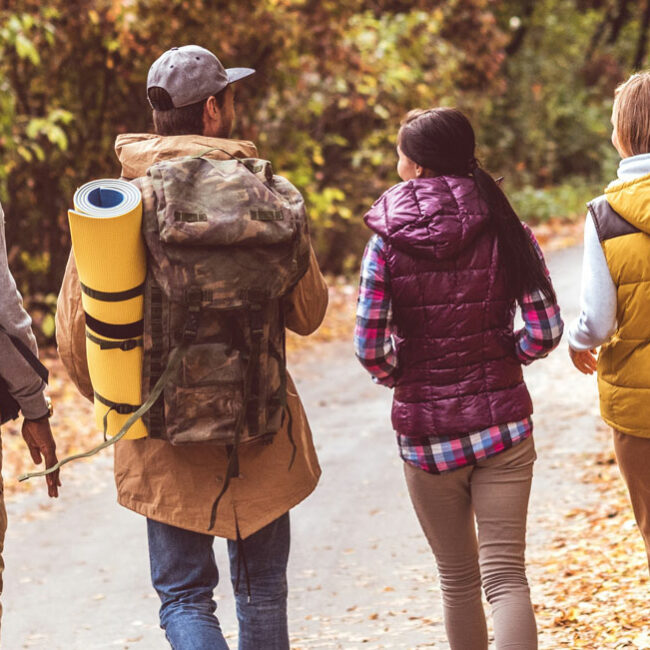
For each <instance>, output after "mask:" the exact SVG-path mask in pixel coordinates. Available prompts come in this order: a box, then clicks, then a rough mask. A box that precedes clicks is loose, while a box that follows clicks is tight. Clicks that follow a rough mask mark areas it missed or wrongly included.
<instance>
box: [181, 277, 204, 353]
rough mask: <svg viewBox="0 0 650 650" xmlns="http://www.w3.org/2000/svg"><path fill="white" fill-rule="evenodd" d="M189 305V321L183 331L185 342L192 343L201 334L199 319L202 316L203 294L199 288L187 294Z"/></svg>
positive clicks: (188, 291)
mask: <svg viewBox="0 0 650 650" xmlns="http://www.w3.org/2000/svg"><path fill="white" fill-rule="evenodd" d="M185 296H186V301H187V303H188V305H187V319H186V320H185V328H184V329H183V341H184V342H186V343H191V342H192V341H193V340H194V339H195V338H196V335H197V334H198V332H199V317H200V316H201V301H202V300H203V292H202V291H201V289H199V288H197V287H192V288H191V289H188V290H187V293H186V294H185Z"/></svg>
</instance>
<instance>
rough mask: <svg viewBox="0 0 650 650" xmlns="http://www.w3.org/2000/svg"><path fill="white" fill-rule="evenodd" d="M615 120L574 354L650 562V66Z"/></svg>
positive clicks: (589, 234)
mask: <svg viewBox="0 0 650 650" xmlns="http://www.w3.org/2000/svg"><path fill="white" fill-rule="evenodd" d="M612 125H613V127H614V130H613V132H612V144H613V145H614V147H615V148H616V150H617V151H618V153H619V154H620V155H621V158H622V160H621V163H620V165H619V168H618V173H617V175H618V179H617V180H616V181H613V182H612V183H610V184H609V185H608V186H607V188H606V189H605V194H604V195H602V196H600V197H598V198H597V199H594V200H593V201H591V202H590V203H589V213H588V215H587V220H586V224H585V252H584V256H585V257H584V265H583V270H582V292H581V309H582V311H581V314H580V317H579V318H578V319H577V320H576V321H575V322H573V323H572V325H571V327H570V328H569V353H570V355H571V359H572V361H573V364H574V365H575V367H576V368H577V369H578V370H580V371H581V372H583V373H585V374H592V373H593V372H594V371H597V373H598V389H599V393H600V410H601V414H602V416H603V419H604V420H605V422H606V423H607V424H609V426H611V427H612V429H613V430H614V448H615V450H616V458H617V460H618V464H619V467H620V469H621V474H622V475H623V478H624V479H625V482H626V483H627V487H628V490H629V491H630V498H631V501H632V507H633V509H634V515H635V517H636V521H637V524H638V525H639V528H640V529H641V533H642V535H643V539H644V541H645V545H646V550H647V552H648V561H649V563H650V474H649V473H648V467H650V412H649V411H648V405H649V401H648V400H649V399H650V72H643V73H639V74H635V75H633V76H632V77H630V79H628V80H627V81H626V82H625V83H624V84H622V85H621V86H619V88H618V89H617V90H616V98H615V100H614V110H613V112H612ZM599 345H600V346H602V347H601V350H600V354H599V355H598V358H597V359H596V350H595V348H596V347H598V346H599Z"/></svg>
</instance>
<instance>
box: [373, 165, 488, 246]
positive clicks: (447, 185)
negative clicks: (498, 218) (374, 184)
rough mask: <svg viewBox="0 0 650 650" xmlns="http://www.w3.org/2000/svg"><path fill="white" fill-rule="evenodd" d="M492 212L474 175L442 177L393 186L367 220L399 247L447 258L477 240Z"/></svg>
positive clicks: (377, 231)
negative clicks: (489, 212)
mask: <svg viewBox="0 0 650 650" xmlns="http://www.w3.org/2000/svg"><path fill="white" fill-rule="evenodd" d="M488 217H489V215H488V207H487V204H486V203H485V201H483V200H482V198H481V197H480V195H479V192H478V188H477V187H476V183H475V181H474V179H473V178H466V177H462V176H437V177H435V178H418V179H413V180H410V181H405V182H403V183H399V184H398V185H394V186H393V187H391V188H390V189H389V190H387V191H386V192H384V194H383V195H382V196H381V197H379V199H377V201H375V203H374V204H373V206H372V208H371V209H370V210H369V211H368V213H367V214H366V215H365V217H364V221H365V222H366V224H367V226H368V227H369V228H370V229H371V230H373V231H374V232H376V233H378V234H379V235H380V236H381V237H382V238H383V239H384V240H385V241H387V242H388V243H389V244H390V245H391V246H394V247H395V248H396V249H397V250H401V251H404V252H406V253H409V254H410V255H414V256H416V257H426V258H434V259H448V258H451V257H454V256H456V255H458V253H459V252H460V251H462V250H463V249H465V248H466V247H467V246H468V245H469V244H470V243H471V242H472V241H474V240H475V239H476V237H477V236H478V235H479V234H480V233H481V232H482V231H483V230H484V229H485V227H486V226H487V223H488Z"/></svg>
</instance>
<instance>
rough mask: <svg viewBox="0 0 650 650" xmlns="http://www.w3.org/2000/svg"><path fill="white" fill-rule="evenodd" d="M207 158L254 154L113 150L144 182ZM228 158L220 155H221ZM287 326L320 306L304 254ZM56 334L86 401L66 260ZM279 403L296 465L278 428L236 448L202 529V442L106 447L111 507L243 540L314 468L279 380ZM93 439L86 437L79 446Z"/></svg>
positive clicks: (243, 147)
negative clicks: (168, 166)
mask: <svg viewBox="0 0 650 650" xmlns="http://www.w3.org/2000/svg"><path fill="white" fill-rule="evenodd" d="M212 147H217V148H218V149H221V150H223V151H218V150H217V151H212V152H211V153H209V154H207V155H209V156H210V157H214V158H225V157H227V154H232V155H234V156H246V157H248V156H251V157H254V156H257V151H256V149H255V146H254V145H253V144H252V143H251V142H245V141H236V140H221V139H217V138H209V137H205V136H189V135H188V136H167V137H161V136H157V135H151V134H129V135H121V136H119V137H118V138H117V140H116V143H115V150H116V152H117V155H118V158H119V159H120V162H121V163H122V176H123V177H124V178H126V179H133V178H137V177H139V176H143V175H144V174H145V173H146V171H147V169H148V168H149V167H150V166H151V165H152V164H153V163H155V162H157V161H159V160H166V159H170V158H175V157H179V156H184V155H193V154H197V153H199V152H203V151H205V150H206V149H209V148H212ZM223 152H227V153H223ZM285 300H286V303H285V309H286V312H285V313H286V324H287V327H288V328H289V329H291V330H293V331H294V332H297V333H298V334H301V335H307V334H310V333H312V332H313V331H314V330H315V329H316V328H317V327H318V326H319V325H320V323H321V321H322V320H323V317H324V315H325V310H326V308H327V285H326V284H325V280H324V279H323V276H322V274H321V272H320V270H319V268H318V262H317V261H316V258H315V256H314V254H313V251H312V254H311V264H310V267H309V269H308V271H307V273H306V275H305V276H304V277H303V278H302V280H301V281H300V282H299V283H298V285H297V286H296V288H295V289H294V290H293V292H292V293H291V294H290V295H289V296H287V298H286V299H285ZM56 338H57V343H58V347H59V354H60V356H61V359H62V361H63V363H64V365H65V367H66V369H67V370H68V373H69V374H70V377H71V379H72V380H73V382H74V383H75V384H76V386H77V388H78V389H79V390H80V391H81V393H82V394H83V395H84V396H86V397H87V398H88V399H92V395H93V390H92V384H91V383H90V377H89V375H88V364H87V361H86V340H85V316H84V312H83V308H82V306H81V289H80V285H79V277H78V275H77V269H76V267H75V263H74V257H73V256H72V254H71V255H70V259H69V261H68V266H67V269H66V272H65V277H64V279H63V284H62V287H61V292H60V295H59V300H58V309H57V315H56ZM287 391H288V396H287V400H288V407H289V409H290V411H291V414H292V420H293V425H292V426H293V429H292V432H293V438H294V441H295V443H296V446H297V454H296V459H295V461H294V463H293V465H292V466H291V469H289V462H290V459H291V455H292V450H293V448H292V445H291V442H290V440H289V436H288V432H287V429H286V427H287V424H288V421H289V418H286V422H285V427H284V428H283V429H282V430H281V431H280V432H279V433H278V434H276V436H275V437H274V439H273V442H272V443H271V444H250V445H243V446H242V447H240V452H239V456H240V475H239V477H238V478H234V479H232V480H231V482H230V487H229V488H228V490H227V492H226V493H225V494H224V496H223V498H222V499H221V502H220V504H219V509H218V514H217V521H216V526H215V528H214V529H212V530H208V526H209V521H210V512H211V509H212V505H213V503H214V500H215V498H216V496H217V495H218V494H219V492H220V491H221V486H222V484H223V479H224V476H225V472H226V464H227V456H226V451H225V448H224V447H221V446H217V445H211V444H196V445H186V446H172V445H170V444H169V443H167V442H165V441H161V440H153V439H148V438H143V439H140V440H121V441H120V442H118V443H117V444H116V445H115V481H116V484H117V494H118V501H119V503H120V504H121V505H123V506H125V507H126V508H130V509H131V510H134V511H135V512H139V513H140V514H142V515H145V516H146V517H149V518H151V519H155V520H157V521H161V522H164V523H166V524H171V525H173V526H178V527H179V528H185V529H188V530H193V531H197V532H200V533H208V534H213V535H217V536H219V537H228V538H230V539H235V538H236V536H237V526H238V527H239V531H240V533H241V536H242V537H247V536H249V535H251V534H252V533H254V532H256V531H257V530H259V529H260V528H262V527H264V526H266V525H267V524H269V523H270V522H272V521H273V520H275V519H277V518H278V517H279V516H281V515H282V514H284V513H285V512H287V511H288V510H289V509H290V508H292V507H293V506H295V505H296V504H298V503H299V502H300V501H302V500H303V499H305V498H306V497H307V496H308V495H309V494H310V493H311V492H312V491H313V490H314V488H315V487H316V484H317V482H318V478H319V476H320V467H319V465H318V459H317V457H316V452H315V450H314V444H313V441H312V436H311V430H310V428H309V424H308V422H307V417H306V415H305V411H304V409H303V406H302V403H301V401H300V398H299V397H298V394H297V391H296V387H295V385H294V383H293V380H292V379H291V377H289V378H288V387H287ZM91 440H93V438H92V437H91V434H90V432H89V437H88V446H89V447H90V446H91V444H92V442H91Z"/></svg>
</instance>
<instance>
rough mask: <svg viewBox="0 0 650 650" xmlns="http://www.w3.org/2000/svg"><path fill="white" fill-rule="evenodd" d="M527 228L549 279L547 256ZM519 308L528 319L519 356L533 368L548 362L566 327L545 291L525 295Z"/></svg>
mask: <svg viewBox="0 0 650 650" xmlns="http://www.w3.org/2000/svg"><path fill="white" fill-rule="evenodd" d="M524 228H525V229H526V232H527V233H528V236H529V237H530V239H531V241H532V243H533V247H534V248H535V251H536V252H537V254H538V255H539V259H540V260H541V261H542V264H543V265H544V271H545V273H546V275H547V276H548V275H549V272H548V269H547V268H546V263H545V262H544V255H543V254H542V250H541V248H540V247H539V244H538V243H537V240H536V239H535V235H534V234H533V231H532V230H531V229H530V228H529V227H528V226H527V225H526V224H524ZM519 306H520V307H521V316H522V318H523V319H524V327H523V328H522V329H520V330H519V331H518V332H517V333H516V335H515V337H516V349H517V356H518V357H519V360H520V361H521V363H523V364H524V365H529V364H531V363H532V362H533V361H535V360H537V359H542V358H544V357H545V356H547V355H548V354H549V352H551V350H554V349H555V348H556V347H557V346H558V344H559V343H560V339H561V338H562V332H563V330H564V323H563V321H562V317H561V315H560V307H559V306H558V304H557V302H556V301H554V300H549V298H547V297H546V296H545V295H544V294H543V293H542V292H541V291H538V290H535V291H531V292H530V293H526V294H524V295H523V296H522V298H521V300H520V301H519Z"/></svg>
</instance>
